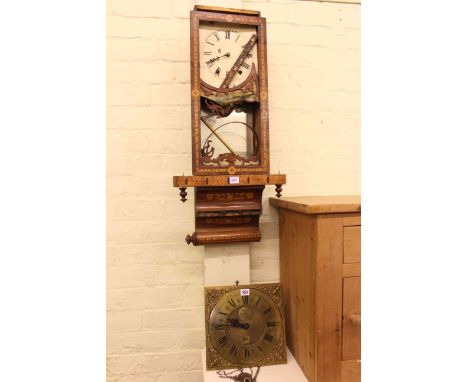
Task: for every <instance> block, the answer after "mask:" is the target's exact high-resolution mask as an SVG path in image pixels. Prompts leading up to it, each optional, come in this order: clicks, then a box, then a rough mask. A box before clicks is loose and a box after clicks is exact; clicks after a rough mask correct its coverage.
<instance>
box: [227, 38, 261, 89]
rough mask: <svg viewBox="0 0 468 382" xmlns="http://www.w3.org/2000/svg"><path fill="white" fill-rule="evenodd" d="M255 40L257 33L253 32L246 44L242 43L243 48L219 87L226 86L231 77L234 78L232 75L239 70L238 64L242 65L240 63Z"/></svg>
mask: <svg viewBox="0 0 468 382" xmlns="http://www.w3.org/2000/svg"><path fill="white" fill-rule="evenodd" d="M256 42H257V35H256V34H255V33H254V34H253V35H252V36H251V37H250V39H249V41H248V42H247V44H245V45H244V49H242V52H241V54H240V55H239V57H237V60H236V62H235V63H234V65H233V66H232V68H231V70H230V71H229V72H228V74H227V75H226V78H225V79H224V81H223V83H222V84H221V87H222V88H227V87H228V86H229V84H230V83H231V81H232V79H233V78H234V76H235V75H236V73H237V71H238V70H239V68H240V66H241V65H242V63H243V62H244V60H245V58H246V57H247V55H248V54H249V52H250V50H251V49H252V48H253V46H254V45H255V43H256Z"/></svg>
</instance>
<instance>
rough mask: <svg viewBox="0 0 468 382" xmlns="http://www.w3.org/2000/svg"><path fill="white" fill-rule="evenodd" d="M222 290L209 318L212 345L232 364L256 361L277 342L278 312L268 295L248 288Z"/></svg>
mask: <svg viewBox="0 0 468 382" xmlns="http://www.w3.org/2000/svg"><path fill="white" fill-rule="evenodd" d="M249 291H250V293H249V295H248V296H241V294H240V289H233V290H232V291H231V292H229V293H226V294H225V295H224V296H223V297H222V298H221V299H220V300H219V301H218V303H217V304H216V306H215V307H214V309H213V310H212V312H211V315H210V318H209V338H210V340H211V344H212V346H213V348H214V349H216V350H217V351H218V352H219V353H220V354H221V355H222V356H223V358H225V359H227V360H228V361H230V362H231V363H232V364H235V365H256V364H258V363H259V362H260V361H261V360H262V359H264V358H266V357H267V356H268V354H269V353H270V352H271V351H272V350H273V349H274V348H275V346H276V345H277V344H278V341H279V339H280V336H281V333H282V319H281V318H282V316H281V312H280V310H279V308H278V306H277V305H276V304H275V303H274V302H273V301H272V300H271V298H270V297H269V296H267V295H266V294H265V293H263V292H261V291H260V290H258V289H254V288H250V290H249Z"/></svg>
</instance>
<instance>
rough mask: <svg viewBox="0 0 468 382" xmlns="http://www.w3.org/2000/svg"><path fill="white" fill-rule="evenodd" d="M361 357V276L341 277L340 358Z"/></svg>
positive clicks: (344, 359)
mask: <svg viewBox="0 0 468 382" xmlns="http://www.w3.org/2000/svg"><path fill="white" fill-rule="evenodd" d="M360 358H361V278H360V277H345V278H344V279H343V342H342V360H343V361H346V360H351V359H360Z"/></svg>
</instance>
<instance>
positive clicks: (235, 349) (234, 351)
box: [229, 345, 237, 355]
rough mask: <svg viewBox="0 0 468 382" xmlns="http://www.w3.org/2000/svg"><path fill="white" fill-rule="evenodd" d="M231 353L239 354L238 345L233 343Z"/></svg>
mask: <svg viewBox="0 0 468 382" xmlns="http://www.w3.org/2000/svg"><path fill="white" fill-rule="evenodd" d="M229 354H231V355H236V354H237V345H232V347H231V350H229Z"/></svg>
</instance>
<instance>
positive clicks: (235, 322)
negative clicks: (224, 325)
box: [228, 318, 250, 329]
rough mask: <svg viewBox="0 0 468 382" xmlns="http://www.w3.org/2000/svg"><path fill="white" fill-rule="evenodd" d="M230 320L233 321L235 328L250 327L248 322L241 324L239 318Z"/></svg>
mask: <svg viewBox="0 0 468 382" xmlns="http://www.w3.org/2000/svg"><path fill="white" fill-rule="evenodd" d="M228 321H229V322H230V323H231V325H232V327H233V328H241V329H248V328H249V327H250V325H249V324H248V323H247V322H246V323H243V324H241V323H240V322H239V320H238V319H237V318H230V319H228Z"/></svg>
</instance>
